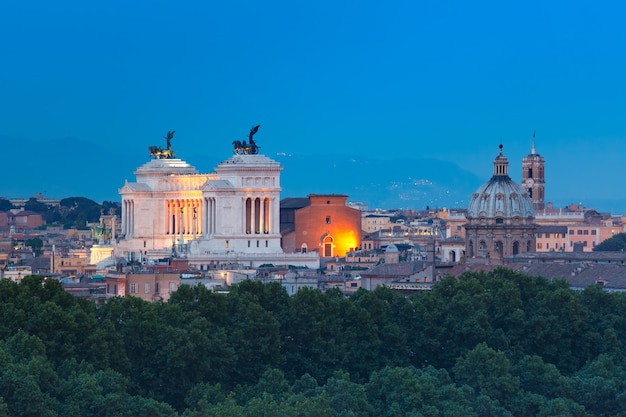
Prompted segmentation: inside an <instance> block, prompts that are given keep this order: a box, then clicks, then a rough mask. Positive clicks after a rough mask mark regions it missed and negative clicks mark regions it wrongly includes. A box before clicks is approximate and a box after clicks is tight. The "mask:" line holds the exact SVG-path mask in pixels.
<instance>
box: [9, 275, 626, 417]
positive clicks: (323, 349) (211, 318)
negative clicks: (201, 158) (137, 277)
mask: <svg viewBox="0 0 626 417" xmlns="http://www.w3.org/2000/svg"><path fill="white" fill-rule="evenodd" d="M625 320H626V295H625V294H622V293H608V292H605V291H603V290H601V289H599V288H597V287H590V288H588V289H586V290H585V291H573V290H570V289H569V287H568V285H567V283H566V282H565V281H554V282H548V281H547V280H545V279H543V278H539V277H530V276H526V275H522V274H517V273H514V272H512V271H510V270H506V269H498V270H496V271H494V272H492V273H472V274H466V275H464V276H463V277H462V278H461V279H459V280H457V279H453V278H446V279H444V280H443V281H441V282H439V283H437V284H436V285H435V286H434V289H433V291H424V292H419V293H418V294H415V295H413V296H411V297H405V296H403V295H401V294H398V293H395V292H393V291H391V290H389V289H386V288H379V289H377V290H375V291H372V292H367V291H364V290H361V291H359V292H358V293H356V294H355V295H353V296H352V297H351V298H349V299H346V298H344V297H343V296H342V295H341V294H340V293H339V292H335V291H330V292H327V293H321V292H319V291H317V290H301V291H300V292H298V293H297V294H296V295H295V296H293V297H289V296H287V295H286V293H285V292H284V291H283V290H282V288H281V287H280V285H277V284H262V283H259V282H252V281H246V282H243V283H241V284H239V285H236V286H234V287H232V288H231V291H230V293H229V294H218V293H213V292H211V291H209V290H207V289H206V288H205V287H203V286H197V287H189V286H184V285H183V286H181V287H180V288H179V290H178V291H177V292H176V293H174V294H173V295H172V297H171V299H170V300H169V301H168V302H159V303H148V302H144V301H142V300H140V299H137V298H133V297H125V298H113V299H110V300H108V301H107V302H106V303H103V304H94V303H92V302H90V301H87V300H85V299H80V298H74V297H73V296H72V295H69V294H67V293H66V292H64V291H63V289H62V287H61V285H60V284H59V282H57V281H55V280H48V281H44V280H43V279H42V278H40V277H36V276H32V277H27V278H25V279H24V280H22V282H21V283H20V284H16V283H13V282H10V281H7V280H4V281H1V282H0V337H1V338H0V340H1V341H0V416H5V415H6V416H57V415H58V416H184V417H196V416H197V417H200V416H372V417H374V416H375V417H378V416H398V417H399V416H414V417H418V416H424V417H426V416H498V417H501V416H557V415H558V416H626V366H625V363H626V362H625V361H624V346H625V344H624V342H625V341H626V322H625Z"/></svg>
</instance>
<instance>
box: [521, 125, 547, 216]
mask: <svg viewBox="0 0 626 417" xmlns="http://www.w3.org/2000/svg"><path fill="white" fill-rule="evenodd" d="M544 168H545V159H544V158H543V156H541V155H539V154H538V153H537V150H536V147H535V133H534V132H533V141H532V146H531V150H530V154H528V155H527V156H525V157H524V158H522V188H523V189H524V190H525V191H526V192H528V195H529V196H530V198H531V199H532V201H533V208H534V209H535V211H539V210H543V209H544V208H545V200H544V199H545V187H546V180H545V172H544Z"/></svg>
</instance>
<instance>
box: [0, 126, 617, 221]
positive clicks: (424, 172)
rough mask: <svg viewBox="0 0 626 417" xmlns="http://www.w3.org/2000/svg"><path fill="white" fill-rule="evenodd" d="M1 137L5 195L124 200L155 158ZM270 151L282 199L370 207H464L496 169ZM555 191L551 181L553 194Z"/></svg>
mask: <svg viewBox="0 0 626 417" xmlns="http://www.w3.org/2000/svg"><path fill="white" fill-rule="evenodd" d="M0 141H1V142H2V143H3V147H4V149H3V150H4V154H5V155H8V156H7V157H5V158H4V160H3V163H2V165H1V168H0V170H1V171H0V172H1V173H2V178H3V180H2V183H1V185H0V197H6V198H28V197H31V196H33V195H34V194H36V193H43V194H44V195H45V196H47V197H49V198H58V199H62V198H67V197H76V196H81V197H87V198H89V199H92V200H94V201H97V202H102V201H120V196H119V194H118V189H119V188H121V187H122V186H123V185H124V182H125V181H126V180H128V181H134V180H135V176H134V174H133V172H134V171H135V170H136V169H137V168H138V167H139V166H141V165H143V164H145V163H147V162H149V161H150V156H149V155H148V149H147V148H148V147H147V146H145V143H148V141H141V143H130V144H128V146H127V147H125V148H109V147H107V146H106V144H96V143H93V142H89V141H86V140H80V139H73V138H67V139H57V140H49V141H32V140H25V139H17V138H10V137H6V136H0ZM138 142H139V141H138ZM154 142H155V143H156V142H157V141H154ZM150 143H152V142H150ZM209 151H213V150H212V149H211V150H209ZM177 152H178V154H177V157H180V158H181V159H183V160H185V161H186V162H188V163H189V164H191V165H193V166H195V167H196V168H197V169H198V171H199V172H201V173H210V172H214V169H215V167H216V166H217V164H219V163H220V162H222V161H224V160H226V159H228V158H229V157H230V155H231V154H230V153H229V152H223V148H220V150H219V152H213V153H211V154H208V153H206V152H205V153H202V151H201V150H194V151H191V150H184V149H183V150H178V149H177ZM267 156H268V157H270V158H272V159H274V160H276V161H278V162H279V163H280V164H281V165H282V166H283V171H282V175H281V182H282V184H281V185H282V189H283V191H282V193H281V197H282V198H285V197H306V196H307V195H308V194H345V195H348V200H349V201H352V202H361V203H364V204H365V205H367V206H368V207H369V208H385V209H393V208H405V209H424V208H426V207H427V206H428V207H456V208H464V207H466V206H467V204H468V201H469V198H470V196H471V194H472V193H473V192H474V191H475V190H476V189H477V188H478V187H479V186H480V185H481V184H482V183H483V182H484V181H486V180H488V175H489V174H490V171H487V174H486V176H485V177H484V178H481V177H479V176H477V175H475V174H473V173H470V172H468V171H466V170H464V169H462V168H460V167H459V166H458V165H456V164H454V163H452V162H449V161H442V160H435V159H427V158H420V157H419V156H418V155H415V156H412V155H410V154H407V155H403V156H402V157H400V158H398V159H393V160H385V159H379V158H377V157H376V156H372V157H368V158H360V157H359V158H357V157H352V156H349V155H287V154H283V153H280V154H278V155H276V154H267ZM512 163H514V162H512ZM485 164H488V165H489V164H491V161H486V162H485ZM487 169H488V168H487ZM550 191H551V190H550V189H549V188H548V194H550ZM548 197H549V195H548ZM548 201H552V202H554V203H555V206H556V207H563V206H565V205H567V204H570V203H583V204H584V205H585V206H586V207H595V208H597V209H598V210H600V211H609V212H612V213H614V214H620V213H626V202H624V200H623V199H618V198H615V199H612V200H611V199H605V200H594V201H578V200H577V197H573V198H572V199H567V198H561V199H557V200H555V199H549V200H548Z"/></svg>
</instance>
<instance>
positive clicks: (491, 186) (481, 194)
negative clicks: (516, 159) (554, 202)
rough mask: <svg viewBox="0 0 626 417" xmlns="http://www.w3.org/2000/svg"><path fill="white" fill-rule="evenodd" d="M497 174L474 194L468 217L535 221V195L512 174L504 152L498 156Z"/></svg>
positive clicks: (504, 221)
mask: <svg viewBox="0 0 626 417" xmlns="http://www.w3.org/2000/svg"><path fill="white" fill-rule="evenodd" d="M493 165H494V173H493V177H491V179H490V180H489V181H487V182H486V183H484V184H483V185H482V186H480V187H479V188H478V190H476V192H474V194H472V199H471V201H470V203H469V206H468V209H467V214H466V217H467V220H468V222H470V223H475V224H478V223H481V224H512V223H526V222H534V217H535V212H534V209H533V203H532V199H531V198H530V196H529V195H528V193H527V192H526V191H524V189H522V187H521V186H520V185H519V184H517V183H516V182H515V181H513V180H512V179H511V178H510V177H509V174H508V165H509V162H508V160H507V158H506V157H505V156H504V155H503V154H502V145H500V154H499V155H498V156H497V157H496V159H495V160H494V163H493Z"/></svg>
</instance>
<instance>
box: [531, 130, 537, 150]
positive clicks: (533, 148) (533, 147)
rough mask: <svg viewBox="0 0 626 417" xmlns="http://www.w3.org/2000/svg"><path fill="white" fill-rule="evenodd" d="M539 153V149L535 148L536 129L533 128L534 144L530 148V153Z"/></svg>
mask: <svg viewBox="0 0 626 417" xmlns="http://www.w3.org/2000/svg"><path fill="white" fill-rule="evenodd" d="M536 153H537V151H536V150H535V131H534V130H533V146H532V148H531V149H530V154H531V155H535V154H536Z"/></svg>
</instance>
